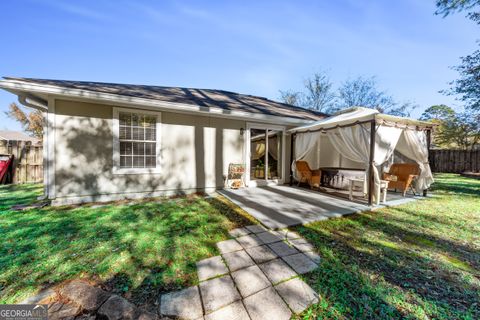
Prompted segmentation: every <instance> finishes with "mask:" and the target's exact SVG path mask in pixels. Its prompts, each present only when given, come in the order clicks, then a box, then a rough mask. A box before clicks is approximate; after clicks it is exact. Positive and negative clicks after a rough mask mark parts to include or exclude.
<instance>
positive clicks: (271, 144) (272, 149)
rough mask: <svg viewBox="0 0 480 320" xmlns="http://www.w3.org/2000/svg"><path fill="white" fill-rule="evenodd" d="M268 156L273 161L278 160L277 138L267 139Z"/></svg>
mask: <svg viewBox="0 0 480 320" xmlns="http://www.w3.org/2000/svg"><path fill="white" fill-rule="evenodd" d="M268 154H269V155H270V156H271V157H272V158H273V159H274V160H278V144H277V136H273V137H270V138H268Z"/></svg>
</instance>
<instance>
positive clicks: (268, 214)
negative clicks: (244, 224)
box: [218, 185, 421, 229]
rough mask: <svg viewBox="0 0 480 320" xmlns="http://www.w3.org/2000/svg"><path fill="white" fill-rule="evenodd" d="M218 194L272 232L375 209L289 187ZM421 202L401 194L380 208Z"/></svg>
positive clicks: (411, 196) (251, 189)
mask: <svg viewBox="0 0 480 320" xmlns="http://www.w3.org/2000/svg"><path fill="white" fill-rule="evenodd" d="M218 192H219V193H220V194H222V195H223V196H225V197H227V198H228V199H230V200H231V201H232V202H233V203H235V204H236V205H238V206H240V207H241V208H242V209H244V210H245V211H247V212H248V213H249V214H250V215H252V216H253V217H255V218H256V219H257V220H259V221H260V222H261V223H262V224H263V225H265V226H266V227H268V228H271V229H282V228H286V227H291V226H295V225H302V224H306V223H310V222H314V221H321V220H326V219H329V218H336V217H342V216H345V215H349V214H353V213H358V212H362V211H366V210H371V209H372V208H371V207H369V206H368V205H367V204H362V203H360V202H358V201H349V200H347V199H344V198H341V197H338V196H335V195H332V194H327V193H321V192H318V191H315V190H309V189H305V188H301V187H295V186H292V187H290V186H287V185H278V186H268V187H257V188H243V189H236V190H233V189H225V190H221V191H218ZM418 198H421V197H419V196H413V195H408V196H407V197H402V195H401V194H399V193H391V194H388V196H387V202H386V203H385V204H382V205H380V206H379V207H384V206H393V205H399V204H402V203H406V202H409V201H414V200H416V199H418Z"/></svg>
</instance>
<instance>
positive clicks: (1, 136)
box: [0, 130, 41, 144]
mask: <svg viewBox="0 0 480 320" xmlns="http://www.w3.org/2000/svg"><path fill="white" fill-rule="evenodd" d="M0 140H9V141H31V142H32V144H39V143H41V141H40V139H38V138H35V137H31V136H29V135H27V134H25V133H23V132H21V131H11V130H0Z"/></svg>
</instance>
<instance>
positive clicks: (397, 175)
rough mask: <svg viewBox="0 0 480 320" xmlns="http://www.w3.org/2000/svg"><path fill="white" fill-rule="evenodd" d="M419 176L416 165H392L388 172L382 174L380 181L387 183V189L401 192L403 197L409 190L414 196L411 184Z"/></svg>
mask: <svg viewBox="0 0 480 320" xmlns="http://www.w3.org/2000/svg"><path fill="white" fill-rule="evenodd" d="M419 174H420V168H419V166H418V164H416V163H394V164H392V166H391V167H390V170H389V172H385V173H383V175H382V180H387V181H389V183H388V188H389V189H395V190H397V189H399V190H401V191H402V194H403V196H404V197H405V195H406V193H407V190H408V189H409V188H411V189H412V191H413V194H415V189H413V186H412V182H413V180H414V179H415V178H416V177H417V176H418V175H419Z"/></svg>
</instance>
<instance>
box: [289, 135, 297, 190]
mask: <svg viewBox="0 0 480 320" xmlns="http://www.w3.org/2000/svg"><path fill="white" fill-rule="evenodd" d="M295 135H296V134H295V133H292V134H291V135H290V161H289V163H290V186H292V185H293V169H292V163H293V154H294V153H293V147H294V146H295V143H294V140H295Z"/></svg>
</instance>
